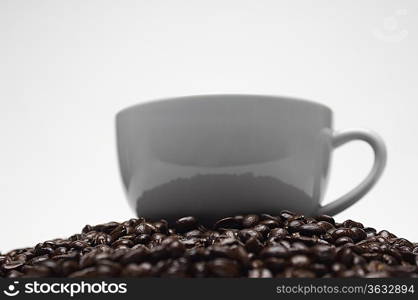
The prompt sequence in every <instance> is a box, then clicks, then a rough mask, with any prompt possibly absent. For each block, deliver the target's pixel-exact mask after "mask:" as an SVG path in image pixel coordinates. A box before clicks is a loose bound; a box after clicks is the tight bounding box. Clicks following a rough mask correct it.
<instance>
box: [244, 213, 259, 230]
mask: <svg viewBox="0 0 418 300" xmlns="http://www.w3.org/2000/svg"><path fill="white" fill-rule="evenodd" d="M259 221H260V217H259V216H258V215H246V216H245V217H244V219H243V220H242V226H243V227H245V228H250V227H254V226H255V225H257V224H258V222H259Z"/></svg>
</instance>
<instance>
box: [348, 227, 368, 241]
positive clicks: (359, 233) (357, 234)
mask: <svg viewBox="0 0 418 300" xmlns="http://www.w3.org/2000/svg"><path fill="white" fill-rule="evenodd" d="M350 232H351V235H350V237H351V238H352V239H353V241H354V242H356V243H357V242H360V241H361V240H364V239H365V238H367V234H366V232H365V231H364V230H363V229H361V228H359V227H351V228H350Z"/></svg>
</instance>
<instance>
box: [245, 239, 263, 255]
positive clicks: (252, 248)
mask: <svg viewBox="0 0 418 300" xmlns="http://www.w3.org/2000/svg"><path fill="white" fill-rule="evenodd" d="M245 249H246V250H247V251H248V252H252V253H259V252H260V250H261V249H263V244H262V243H261V242H260V241H259V240H258V239H257V238H255V237H252V238H249V239H248V240H247V241H246V242H245Z"/></svg>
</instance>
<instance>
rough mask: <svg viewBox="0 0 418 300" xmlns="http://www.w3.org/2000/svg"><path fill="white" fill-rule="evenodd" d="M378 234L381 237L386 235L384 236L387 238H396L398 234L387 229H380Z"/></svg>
mask: <svg viewBox="0 0 418 300" xmlns="http://www.w3.org/2000/svg"><path fill="white" fill-rule="evenodd" d="M377 235H380V236H381V237H384V238H387V239H390V238H396V235H394V234H393V233H390V232H389V231H387V230H382V231H379V232H378V233H377Z"/></svg>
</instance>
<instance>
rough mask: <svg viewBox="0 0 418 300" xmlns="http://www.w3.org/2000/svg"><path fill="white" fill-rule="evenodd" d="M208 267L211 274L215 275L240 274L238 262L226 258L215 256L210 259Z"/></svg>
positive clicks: (236, 275)
mask: <svg viewBox="0 0 418 300" xmlns="http://www.w3.org/2000/svg"><path fill="white" fill-rule="evenodd" d="M208 268H209V270H210V272H211V274H212V275H214V276H216V277H238V276H239V275H240V267H239V265H238V263H237V262H235V261H233V260H230V259H226V258H217V259H214V260H212V261H210V262H209V263H208Z"/></svg>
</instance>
